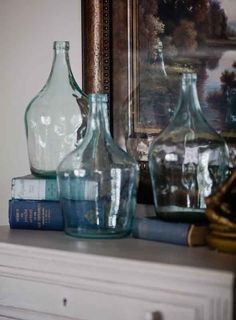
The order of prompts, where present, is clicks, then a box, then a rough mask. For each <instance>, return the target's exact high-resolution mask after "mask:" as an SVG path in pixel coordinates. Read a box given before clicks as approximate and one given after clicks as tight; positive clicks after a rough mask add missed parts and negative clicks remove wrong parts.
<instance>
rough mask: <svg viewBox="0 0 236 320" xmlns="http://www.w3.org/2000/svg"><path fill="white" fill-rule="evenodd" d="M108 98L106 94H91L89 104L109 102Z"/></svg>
mask: <svg viewBox="0 0 236 320" xmlns="http://www.w3.org/2000/svg"><path fill="white" fill-rule="evenodd" d="M107 101H108V97H107V94H106V93H90V94H89V102H107Z"/></svg>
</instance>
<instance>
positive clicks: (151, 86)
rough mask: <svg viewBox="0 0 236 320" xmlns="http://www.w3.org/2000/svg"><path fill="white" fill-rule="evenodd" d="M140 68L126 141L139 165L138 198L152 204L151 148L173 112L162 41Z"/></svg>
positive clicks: (133, 95)
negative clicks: (149, 156) (149, 162)
mask: <svg viewBox="0 0 236 320" xmlns="http://www.w3.org/2000/svg"><path fill="white" fill-rule="evenodd" d="M140 68H141V70H140V77H141V80H140V85H138V87H137V88H135V90H134V92H133V93H132V97H131V102H130V103H129V106H128V108H129V110H128V119H127V120H126V123H127V127H126V129H125V131H126V138H125V144H126V149H127V150H128V152H129V153H130V154H131V155H132V156H133V157H134V158H135V159H136V161H137V162H138V164H139V168H140V182H139V188H138V202H140V203H147V204H153V196H152V187H151V179H150V174H149V166H148V149H149V146H150V145H151V143H152V141H153V139H154V138H155V137H156V136H157V135H158V134H159V133H160V130H161V129H160V128H163V127H164V126H166V125H167V124H168V122H169V119H170V117H171V112H172V110H171V107H172V93H171V92H170V88H169V87H170V82H169V77H168V75H167V71H166V67H165V63H164V58H163V45H162V42H161V41H158V43H157V45H156V46H155V47H154V48H153V50H152V60H151V61H148V62H147V64H145V65H144V66H142V65H141V66H140ZM131 105H132V108H133V110H131ZM126 113H127V112H126ZM155 115H156V116H155ZM159 119H161V123H160V122H159Z"/></svg>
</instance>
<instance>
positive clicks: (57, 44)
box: [53, 41, 70, 50]
mask: <svg viewBox="0 0 236 320" xmlns="http://www.w3.org/2000/svg"><path fill="white" fill-rule="evenodd" d="M69 48H70V43H69V41H54V43H53V49H55V50H69Z"/></svg>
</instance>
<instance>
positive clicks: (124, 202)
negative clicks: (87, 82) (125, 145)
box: [57, 94, 138, 238]
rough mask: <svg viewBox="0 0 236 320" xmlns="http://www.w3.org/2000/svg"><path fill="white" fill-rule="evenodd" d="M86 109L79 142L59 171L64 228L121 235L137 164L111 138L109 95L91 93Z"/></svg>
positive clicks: (128, 219)
mask: <svg viewBox="0 0 236 320" xmlns="http://www.w3.org/2000/svg"><path fill="white" fill-rule="evenodd" d="M89 109H90V113H89V117H88V125H87V130H86V134H85V136H84V139H83V141H82V142H81V144H79V145H78V146H77V148H76V150H74V151H72V152H71V153H69V154H68V155H67V156H66V157H65V158H64V159H63V160H62V162H61V163H60V165H59V167H58V170H57V176H58V185H59V190H60V192H59V193H60V201H61V207H62V211H63V215H64V221H65V232H66V233H67V234H68V235H71V236H74V237H86V238H120V237H124V236H126V235H128V234H129V233H130V231H131V224H132V219H133V216H134V213H135V208H136V189H137V183H138V165H137V163H136V161H135V160H134V159H133V158H132V157H131V156H130V155H129V154H128V153H126V152H125V151H123V150H122V149H121V148H119V147H118V145H117V144H116V143H115V142H114V141H113V139H112V137H111V134H110V130H109V122H108V116H107V95H105V94H91V95H89Z"/></svg>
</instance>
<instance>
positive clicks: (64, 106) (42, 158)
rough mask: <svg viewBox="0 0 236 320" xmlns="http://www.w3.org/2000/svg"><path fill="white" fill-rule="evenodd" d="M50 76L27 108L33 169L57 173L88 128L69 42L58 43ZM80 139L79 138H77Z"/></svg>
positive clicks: (56, 43) (83, 100)
mask: <svg viewBox="0 0 236 320" xmlns="http://www.w3.org/2000/svg"><path fill="white" fill-rule="evenodd" d="M53 48H54V60H53V64H52V69H51V72H50V75H49V78H48V80H47V82H46V84H45V86H44V87H43V89H42V90H41V91H40V92H39V94H38V95H37V96H36V97H35V98H34V99H33V100H32V101H31V102H30V103H29V105H28V107H27V108H26V111H25V128H26V137H27V147H28V156H29V162H30V169H31V172H32V173H33V174H35V175H40V176H49V177H50V176H52V177H54V176H56V169H57V166H58V164H59V162H60V161H61V160H62V159H63V158H64V156H65V155H66V154H67V153H69V152H70V151H72V150H73V149H75V144H76V143H77V142H78V141H79V140H80V139H81V138H82V136H83V135H84V133H85V129H86V119H87V113H88V110H87V104H86V97H85V94H83V92H82V90H81V89H80V87H79V86H78V84H77V83H76V81H75V79H74V76H73V74H72V71H71V67H70V61H69V42H68V41H55V42H54V46H53ZM77 140H78V141H77Z"/></svg>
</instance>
